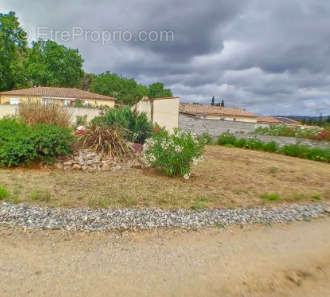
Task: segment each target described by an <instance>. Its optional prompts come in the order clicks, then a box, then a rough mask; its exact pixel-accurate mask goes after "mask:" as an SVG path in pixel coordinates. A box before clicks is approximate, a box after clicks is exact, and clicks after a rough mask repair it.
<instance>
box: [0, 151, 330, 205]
mask: <svg viewBox="0 0 330 297" xmlns="http://www.w3.org/2000/svg"><path fill="white" fill-rule="evenodd" d="M0 186H2V187H5V188H6V189H8V190H9V191H10V192H11V197H12V199H14V200H16V201H25V202H27V201H28V202H30V203H39V204H47V205H51V206H65V207H82V206H90V207H134V208H136V207H161V208H195V209H199V208H204V207H217V208H218V207H221V208H222V207H249V206H254V205H261V204H263V203H267V204H269V203H271V202H270V201H268V200H263V199H261V196H262V195H263V194H265V193H268V194H270V193H276V194H277V196H279V197H280V199H279V200H278V201H274V202H272V203H288V202H293V201H294V202H302V201H304V202H305V201H315V200H319V199H322V200H329V199H330V164H326V163H320V162H315V161H309V160H303V159H298V158H292V157H287V156H282V155H277V154H272V153H265V152H257V151H249V150H243V149H236V148H226V147H220V146H208V147H207V149H206V154H205V162H204V163H202V164H199V165H198V166H197V167H193V170H192V176H191V179H190V180H188V181H186V180H184V179H182V178H181V179H180V178H179V179H178V178H170V177H167V176H164V175H161V174H160V173H158V172H156V171H155V170H153V169H148V170H138V169H129V170H122V171H115V172H98V173H83V172H63V171H60V170H54V171H53V170H29V169H24V170H22V169H14V170H8V169H2V170H0ZM44 197H47V199H44Z"/></svg>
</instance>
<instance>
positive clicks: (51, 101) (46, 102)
mask: <svg viewBox="0 0 330 297" xmlns="http://www.w3.org/2000/svg"><path fill="white" fill-rule="evenodd" d="M41 103H42V104H45V105H48V104H53V103H54V100H53V99H50V98H42V99H41Z"/></svg>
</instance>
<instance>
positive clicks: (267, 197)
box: [260, 193, 281, 201]
mask: <svg viewBox="0 0 330 297" xmlns="http://www.w3.org/2000/svg"><path fill="white" fill-rule="evenodd" d="M260 197H261V199H262V200H265V201H278V200H280V199H281V197H280V195H279V194H277V193H264V194H262V195H261V196H260Z"/></svg>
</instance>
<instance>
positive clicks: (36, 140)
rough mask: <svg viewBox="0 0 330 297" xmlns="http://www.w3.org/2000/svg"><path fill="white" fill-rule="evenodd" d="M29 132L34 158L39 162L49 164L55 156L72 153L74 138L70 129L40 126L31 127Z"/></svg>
mask: <svg viewBox="0 0 330 297" xmlns="http://www.w3.org/2000/svg"><path fill="white" fill-rule="evenodd" d="M31 130H32V131H31V138H32V142H33V144H34V147H35V152H36V156H37V159H39V160H40V161H46V162H50V161H53V160H54V159H55V158H56V156H59V155H68V154H70V153H71V152H72V144H73V141H74V137H73V134H72V131H71V130H70V129H68V128H61V127H57V126H52V125H45V124H42V125H36V126H32V127H31Z"/></svg>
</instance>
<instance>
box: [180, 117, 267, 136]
mask: <svg viewBox="0 0 330 297" xmlns="http://www.w3.org/2000/svg"><path fill="white" fill-rule="evenodd" d="M259 126H264V125H259V124H255V123H244V122H232V121H221V120H207V119H198V118H194V117H190V116H187V115H183V114H180V115H179V128H180V129H181V130H183V131H186V132H188V131H190V132H194V133H196V134H197V135H202V134H204V133H207V134H209V135H211V136H219V135H221V134H222V133H225V132H230V133H251V132H253V131H254V130H255V129H256V128H257V127H259Z"/></svg>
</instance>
